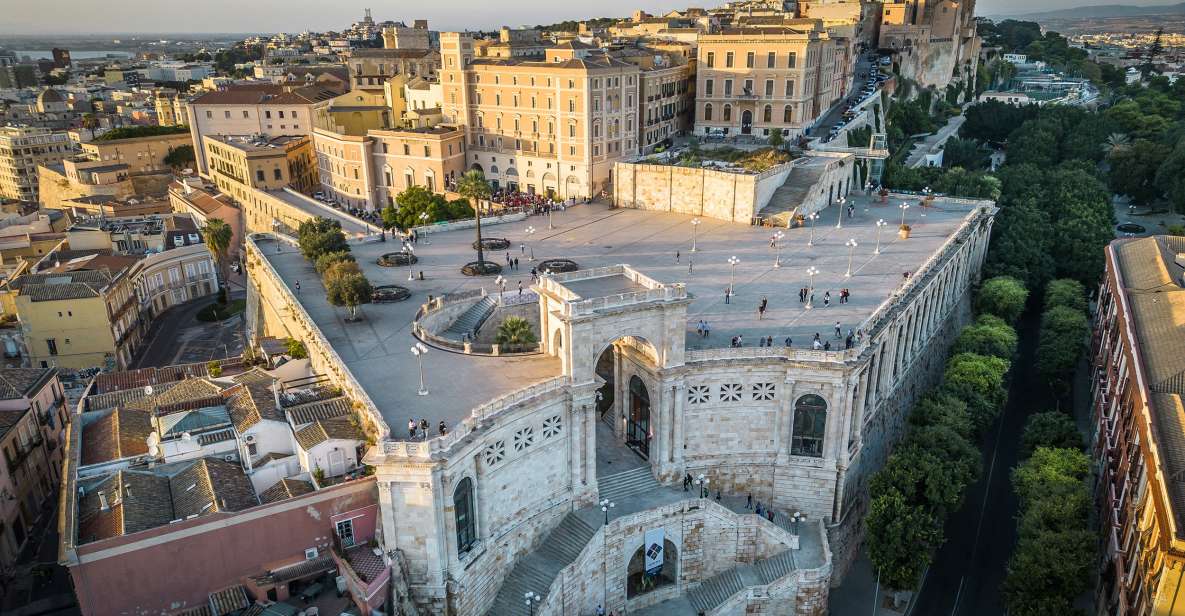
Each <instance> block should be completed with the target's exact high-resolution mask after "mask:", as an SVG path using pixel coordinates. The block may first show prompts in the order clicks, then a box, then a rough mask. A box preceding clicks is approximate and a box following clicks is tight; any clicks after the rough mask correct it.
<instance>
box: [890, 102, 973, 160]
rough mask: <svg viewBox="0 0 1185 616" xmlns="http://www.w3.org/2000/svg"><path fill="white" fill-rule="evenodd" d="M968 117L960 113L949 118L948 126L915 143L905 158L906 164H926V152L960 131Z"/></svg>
mask: <svg viewBox="0 0 1185 616" xmlns="http://www.w3.org/2000/svg"><path fill="white" fill-rule="evenodd" d="M966 119H967V117H966V116H964V115H963V114H959V115H957V116H955V117H953V118H951V119H950V120H948V121H947V123H946V126H943V127H942V128H940V129H938V132H936V133H934V134H933V135H930V136H928V137H926V138H925V139H922V140H921V141H919V142H917V143H915V144H914V145H913V150H911V151H910V153H909V157H908V158H906V159H905V166H906V167H921V166H922V165H924V164H926V154H929V153H930V152H932V151H934V149H935V148H936V147H938V146H940V145H942V144H944V143H946V142H947V140H948V139H950V138H951V137H953V136H954V135H955V134H956V133H958V132H959V127H961V126H962V125H963V122H964V121H966Z"/></svg>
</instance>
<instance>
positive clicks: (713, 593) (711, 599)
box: [687, 567, 745, 614]
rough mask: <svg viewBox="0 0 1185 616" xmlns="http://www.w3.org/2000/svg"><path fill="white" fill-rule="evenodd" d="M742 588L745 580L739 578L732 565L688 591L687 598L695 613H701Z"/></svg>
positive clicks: (739, 575) (713, 607)
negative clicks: (730, 567)
mask: <svg viewBox="0 0 1185 616" xmlns="http://www.w3.org/2000/svg"><path fill="white" fill-rule="evenodd" d="M744 589H745V582H744V581H743V580H742V579H741V573H740V571H738V570H737V568H735V567H734V568H732V569H729V570H728V571H725V572H724V573H721V574H720V575H717V576H716V577H714V578H711V579H709V580H708V581H706V582H704V583H703V584H700V585H699V587H698V588H696V589H695V590H691V591H688V593H687V600H688V601H690V602H691V606H692V607H694V608H695V611H696V613H698V614H703V613H707V612H709V611H711V610H713V609H715V608H716V606H718V605H720V604H721V603H724V602H725V601H727V600H728V598H729V597H731V596H733V595H735V594H737V593H738V592H741V591H742V590H744Z"/></svg>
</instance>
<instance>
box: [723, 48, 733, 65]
mask: <svg viewBox="0 0 1185 616" xmlns="http://www.w3.org/2000/svg"><path fill="white" fill-rule="evenodd" d="M724 68H732V52H731V51H730V52H728V53H726V54H724Z"/></svg>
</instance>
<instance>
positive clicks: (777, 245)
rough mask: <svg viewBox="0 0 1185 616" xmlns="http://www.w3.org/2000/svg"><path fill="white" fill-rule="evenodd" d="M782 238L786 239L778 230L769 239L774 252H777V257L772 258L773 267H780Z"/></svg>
mask: <svg viewBox="0 0 1185 616" xmlns="http://www.w3.org/2000/svg"><path fill="white" fill-rule="evenodd" d="M784 237H786V234H785V233H782V232H781V230H779V231H778V232H777V233H774V235H773V237H772V238H770V240H771V241H770V243H771V244H773V245H774V250H776V251H777V253H776V254H777V256H776V257H774V267H782V238H784Z"/></svg>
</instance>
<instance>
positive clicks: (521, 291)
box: [518, 280, 523, 297]
mask: <svg viewBox="0 0 1185 616" xmlns="http://www.w3.org/2000/svg"><path fill="white" fill-rule="evenodd" d="M518 295H519V297H522V295H523V281H521V280H520V281H518Z"/></svg>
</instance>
